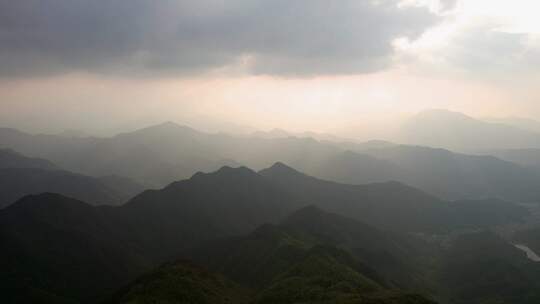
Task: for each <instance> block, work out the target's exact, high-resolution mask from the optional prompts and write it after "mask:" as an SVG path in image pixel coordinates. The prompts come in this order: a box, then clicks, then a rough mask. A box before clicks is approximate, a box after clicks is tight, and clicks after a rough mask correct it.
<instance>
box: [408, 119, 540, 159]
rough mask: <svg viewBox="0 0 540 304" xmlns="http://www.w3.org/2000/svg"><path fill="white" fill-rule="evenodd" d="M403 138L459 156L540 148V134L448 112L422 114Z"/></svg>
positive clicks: (412, 122)
mask: <svg viewBox="0 0 540 304" xmlns="http://www.w3.org/2000/svg"><path fill="white" fill-rule="evenodd" d="M401 136H402V142H405V143H410V144H417V145H423V146H430V147H439V148H446V149H450V150H454V151H460V152H476V151H485V150H491V149H515V148H540V133H535V132H532V131H528V130H524V129H520V128H517V127H513V126H511V125H507V124H501V123H490V122H485V121H482V120H478V119H474V118H472V117H469V116H467V115H464V114H462V113H458V112H451V111H446V110H429V111H425V112H421V113H420V114H418V115H416V116H415V117H413V118H411V119H410V120H409V121H408V122H407V123H406V124H405V125H404V126H403V129H402V135H401Z"/></svg>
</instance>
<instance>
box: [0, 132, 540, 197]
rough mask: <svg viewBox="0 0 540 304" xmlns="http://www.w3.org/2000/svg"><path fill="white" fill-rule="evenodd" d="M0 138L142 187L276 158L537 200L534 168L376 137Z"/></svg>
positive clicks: (443, 191)
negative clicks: (334, 139) (336, 139)
mask: <svg viewBox="0 0 540 304" xmlns="http://www.w3.org/2000/svg"><path fill="white" fill-rule="evenodd" d="M0 143H1V145H2V146H5V147H9V148H11V149H15V150H17V151H20V152H21V153H25V154H26V155H31V156H32V157H41V158H45V159H48V160H51V161H53V162H54V163H55V164H58V166H61V167H62V168H65V169H66V170H70V171H72V172H76V173H79V174H83V175H88V176H94V177H101V176H108V175H116V176H125V177H128V178H131V179H133V180H135V181H136V182H137V183H141V184H142V185H144V186H145V187H147V188H148V187H150V188H159V187H163V186H165V185H167V184H169V183H171V182H173V181H175V180H181V179H185V178H189V177H190V176H192V175H193V174H195V173H196V172H197V171H214V170H217V169H218V168H220V167H222V166H223V165H228V166H231V167H237V166H240V165H245V166H248V167H250V168H254V169H262V168H265V167H268V166H271V165H272V164H273V163H275V162H277V161H281V162H283V163H286V164H287V165H289V166H291V167H293V168H295V169H297V170H300V171H302V172H306V173H308V174H310V175H313V176H316V177H319V178H324V179H329V180H334V181H337V182H342V183H350V184H365V183H373V182H388V181H399V182H401V183H405V184H408V185H411V186H413V187H416V188H419V189H421V190H423V191H425V192H428V193H430V194H432V195H436V196H439V197H441V198H443V199H448V200H460V199H486V198H491V197H494V198H499V199H503V200H510V201H519V202H538V201H540V190H539V189H538V187H537V186H536V185H538V183H539V182H540V170H538V169H537V168H534V167H526V166H523V163H521V164H517V163H513V162H510V161H505V160H502V159H499V158H496V157H492V156H482V155H468V154H460V153H455V152H451V151H449V150H444V149H435V148H427V147H420V146H407V145H396V144H392V143H388V142H383V141H371V142H367V143H354V142H330V141H317V140H314V139H312V138H299V137H292V136H289V137H286V138H258V137H249V136H248V137H245V136H239V137H235V136H230V135H226V134H209V133H203V132H199V131H196V130H193V129H190V128H188V127H183V126H179V125H176V124H174V123H165V124H162V125H158V126H153V127H149V128H145V129H141V130H138V131H135V132H131V133H124V134H120V135H117V136H114V137H111V138H65V137H60V136H54V135H30V134H26V133H22V132H19V131H16V130H13V129H0ZM38 147H39V148H38Z"/></svg>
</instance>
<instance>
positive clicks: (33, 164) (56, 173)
mask: <svg viewBox="0 0 540 304" xmlns="http://www.w3.org/2000/svg"><path fill="white" fill-rule="evenodd" d="M0 184H2V187H1V188H0V208H4V207H6V206H8V205H10V204H12V203H14V202H15V201H17V200H18V199H20V198H22V197H24V196H26V195H29V194H39V193H43V192H54V193H60V194H63V195H66V196H70V197H73V198H77V199H80V200H83V201H85V202H88V203H90V204H93V205H119V204H122V203H124V202H125V201H127V200H128V199H129V198H131V197H133V196H135V195H136V194H137V193H139V192H142V190H143V187H142V186H141V185H139V184H137V183H136V182H133V181H132V180H130V179H128V178H124V177H120V176H114V175H111V176H102V177H90V176H85V175H82V174H77V173H73V172H69V171H65V170H62V169H61V168H60V167H58V166H56V165H55V164H53V163H52V162H50V161H47V160H44V159H38V158H29V157H26V156H24V155H22V154H20V153H16V152H14V151H12V150H0Z"/></svg>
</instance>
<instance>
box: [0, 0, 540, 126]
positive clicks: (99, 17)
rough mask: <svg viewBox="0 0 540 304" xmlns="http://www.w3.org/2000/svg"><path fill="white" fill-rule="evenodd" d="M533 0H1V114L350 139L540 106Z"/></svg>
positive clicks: (70, 122)
mask: <svg viewBox="0 0 540 304" xmlns="http://www.w3.org/2000/svg"><path fill="white" fill-rule="evenodd" d="M538 11H540V2H538V1H534V0H514V1H508V0H340V1H327V0H295V1H291V0H272V1H264V0H230V1H228V0H197V1H195V0H162V1H154V0H70V1H64V0H17V1H11V0H0V126H3V127H15V128H19V129H22V130H25V131H29V132H45V133H51V132H60V131H62V130H66V129H83V130H87V131H89V132H90V133H91V134H98V135H103V134H109V133H114V132H119V131H125V130H129V129H133V128H137V127H141V126H145V125H150V124H154V123H160V122H163V121H169V120H170V121H175V122H178V123H181V124H187V125H191V126H193V127H196V128H199V129H203V130H207V131H219V130H224V131H229V132H247V131H250V130H253V129H254V128H257V129H272V128H282V129H288V130H293V131H304V130H312V131H318V132H330V133H335V134H338V135H346V136H349V137H351V136H352V137H355V136H360V134H370V136H372V137H377V135H378V133H377V132H378V131H379V130H380V129H381V128H385V127H388V126H389V125H390V124H392V123H394V122H397V121H401V120H403V119H405V118H406V117H408V116H410V115H412V114H414V113H417V112H420V111H423V110H426V109H433V108H437V109H449V110H453V111H459V112H463V113H467V114H469V115H472V116H475V117H525V118H531V119H538V120H540V86H539V85H538V84H539V83H540V69H538V67H539V66H540V19H539V18H537V12H538Z"/></svg>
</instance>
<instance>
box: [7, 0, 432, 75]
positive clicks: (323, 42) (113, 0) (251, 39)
mask: <svg viewBox="0 0 540 304" xmlns="http://www.w3.org/2000/svg"><path fill="white" fill-rule="evenodd" d="M397 2H398V1H397V0H379V1H368V0H342V1H327V0H272V1H269V0H237V1H224V0H192V1H186V0H160V1H155V0H16V1H13V0H0V75H3V76H34V75H49V74H56V73H64V72H70V71H89V72H93V73H104V74H129V75H137V74H139V75H152V74H192V73H197V72H201V71H205V70H208V69H212V68H219V67H223V66H227V65H230V64H233V63H235V62H238V60H239V58H249V60H247V62H248V63H249V66H248V68H249V70H250V72H252V73H264V74H272V75H291V74H298V75H316V74H342V73H364V72H369V71H374V70H378V69H381V68H384V67H385V66H386V65H388V64H389V62H390V59H391V56H392V53H393V48H392V44H391V42H392V40H393V39H394V38H397V37H401V36H408V37H410V38H414V37H417V36H418V35H419V34H421V33H422V32H423V31H424V30H425V29H426V28H427V27H429V26H431V25H433V24H434V23H435V22H436V17H435V16H433V15H432V14H430V13H429V12H428V11H427V10H426V9H424V8H415V7H406V8H398V7H397Z"/></svg>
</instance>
